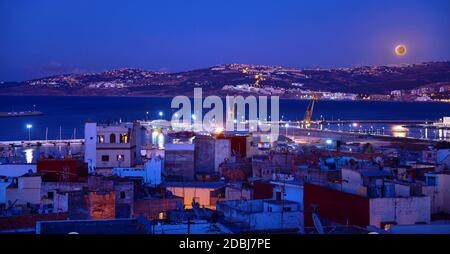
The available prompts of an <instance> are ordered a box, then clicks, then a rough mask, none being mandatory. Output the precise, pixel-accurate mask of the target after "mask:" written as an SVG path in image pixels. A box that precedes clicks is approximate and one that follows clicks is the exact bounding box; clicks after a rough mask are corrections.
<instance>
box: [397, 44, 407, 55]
mask: <svg viewBox="0 0 450 254" xmlns="http://www.w3.org/2000/svg"><path fill="white" fill-rule="evenodd" d="M395 54H396V55H397V56H404V55H405V54H406V46H405V45H397V47H395Z"/></svg>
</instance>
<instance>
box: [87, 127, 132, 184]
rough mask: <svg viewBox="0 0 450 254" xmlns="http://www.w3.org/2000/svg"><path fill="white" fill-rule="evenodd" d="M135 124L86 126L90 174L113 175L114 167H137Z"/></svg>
mask: <svg viewBox="0 0 450 254" xmlns="http://www.w3.org/2000/svg"><path fill="white" fill-rule="evenodd" d="M137 127H138V126H137V125H136V124H134V123H120V124H112V125H109V124H104V125H97V124H96V123H86V124H85V162H87V163H88V168H89V172H90V173H93V172H94V171H95V172H97V173H101V174H106V175H108V174H111V170H112V168H114V167H133V166H134V165H136V157H137V154H136V128H137Z"/></svg>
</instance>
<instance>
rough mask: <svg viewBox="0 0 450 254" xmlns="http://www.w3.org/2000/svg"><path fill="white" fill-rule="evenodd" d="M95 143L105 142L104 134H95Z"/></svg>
mask: <svg viewBox="0 0 450 254" xmlns="http://www.w3.org/2000/svg"><path fill="white" fill-rule="evenodd" d="M97 143H99V144H103V143H105V136H104V135H97Z"/></svg>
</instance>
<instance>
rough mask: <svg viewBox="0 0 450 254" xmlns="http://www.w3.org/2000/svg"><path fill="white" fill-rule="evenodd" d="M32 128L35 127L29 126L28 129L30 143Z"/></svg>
mask: <svg viewBox="0 0 450 254" xmlns="http://www.w3.org/2000/svg"><path fill="white" fill-rule="evenodd" d="M31 128H33V125H31V124H27V129H28V141H31Z"/></svg>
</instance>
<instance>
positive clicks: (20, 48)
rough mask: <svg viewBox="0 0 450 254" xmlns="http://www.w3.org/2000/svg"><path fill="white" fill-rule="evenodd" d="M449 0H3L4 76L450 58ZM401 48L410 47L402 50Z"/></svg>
mask: <svg viewBox="0 0 450 254" xmlns="http://www.w3.org/2000/svg"><path fill="white" fill-rule="evenodd" d="M449 13H450V1H448V0H365V1H360V0H305V1H298V0H297V1H294V0H292V1H287V0H286V1H275V0H273V1H264V0H259V1H256V0H251V1H250V0H249V1H237V0H228V1H219V0H209V1H206V0H197V1H183V0H172V1H170V0H169V1H115V0H104V1H100V0H97V1H87V0H76V1H75V0H70V1H57V0H42V1H32V0H14V1H13V0H1V1H0V38H1V39H0V81H18V80H25V79H31V78H37V77H43V76H49V75H56V74H62V73H72V72H75V73H79V72H93V71H103V70H108V69H113V68H122V67H135V68H144V69H151V70H164V71H170V72H174V71H182V70H189V69H196V68H203V67H209V66H212V65H216V64H222V63H248V64H264V65H284V66H292V67H318V66H320V67H349V66H356V65H384V64H398V63H417V62H423V61H441V60H450V43H449V42H450V29H449V27H450V15H448V14H449ZM397 44H405V45H406V47H407V49H408V53H407V54H406V55H405V56H403V57H398V56H395V54H394V53H393V49H394V47H395V46H396V45H397Z"/></svg>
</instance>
